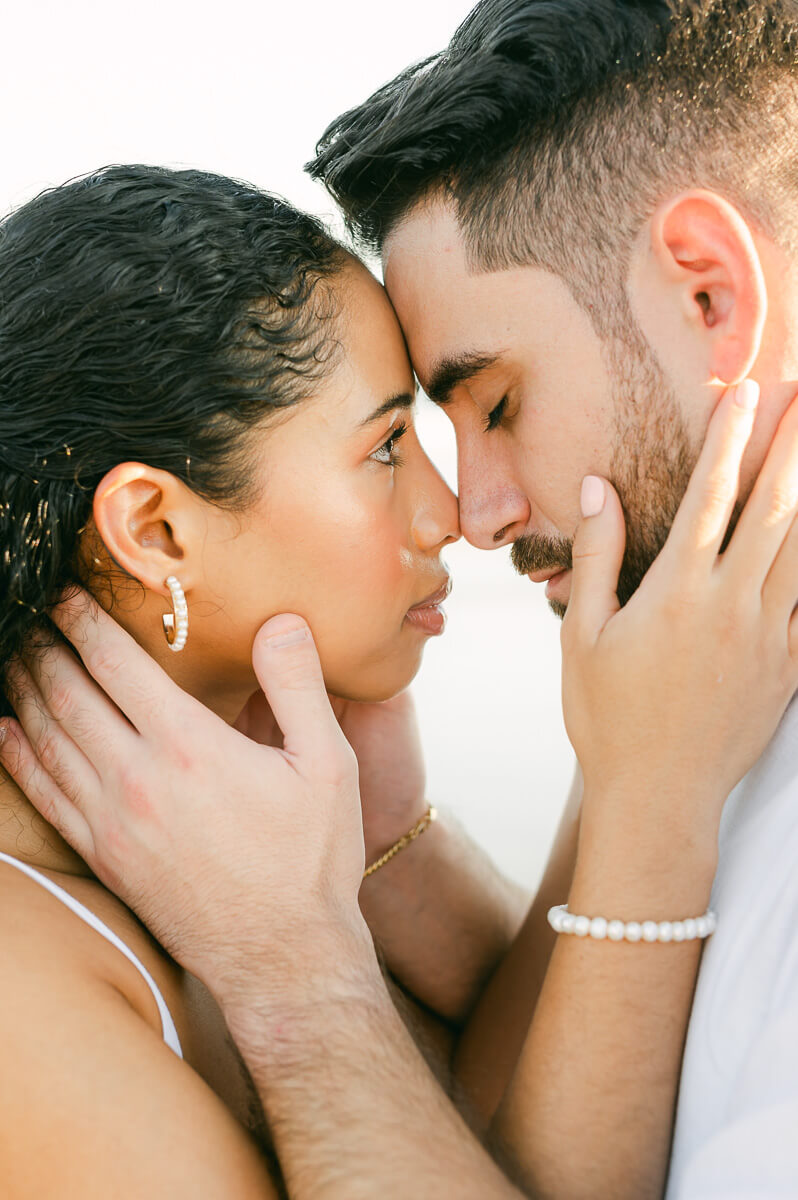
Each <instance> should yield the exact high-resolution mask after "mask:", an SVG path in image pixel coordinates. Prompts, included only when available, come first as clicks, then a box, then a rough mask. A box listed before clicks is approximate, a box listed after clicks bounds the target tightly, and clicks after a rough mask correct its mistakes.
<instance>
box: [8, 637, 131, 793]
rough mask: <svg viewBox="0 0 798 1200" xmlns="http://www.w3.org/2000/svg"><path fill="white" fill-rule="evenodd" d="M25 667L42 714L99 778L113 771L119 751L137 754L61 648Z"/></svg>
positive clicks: (47, 649)
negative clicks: (88, 763) (76, 748)
mask: <svg viewBox="0 0 798 1200" xmlns="http://www.w3.org/2000/svg"><path fill="white" fill-rule="evenodd" d="M25 666H26V668H27V670H28V671H29V673H30V675H31V677H32V679H33V682H34V683H35V685H36V687H37V689H38V692H39V694H40V696H41V698H42V701H43V704H44V706H45V709H46V711H47V713H48V715H49V716H50V717H52V718H53V719H54V720H55V721H57V722H58V724H59V725H60V726H61V728H62V729H63V730H65V732H66V733H67V734H68V735H69V737H70V738H71V739H72V741H73V742H74V743H75V744H76V745H77V746H79V747H80V749H81V750H82V751H83V753H84V754H85V755H86V757H87V758H88V759H89V761H90V762H91V764H92V766H93V767H94V768H95V770H96V771H97V773H98V774H103V772H104V771H110V770H113V768H114V767H115V765H116V764H118V762H119V758H120V750H122V752H123V753H124V754H125V755H126V756H127V757H128V758H129V757H131V756H133V755H135V754H136V753H137V751H138V747H137V745H136V743H137V740H138V735H137V734H136V732H135V730H134V729H133V727H132V726H131V724H130V722H129V721H127V720H126V719H125V717H124V716H123V714H122V713H120V711H119V709H118V708H117V707H116V706H115V705H114V704H113V702H112V701H111V700H109V698H108V697H107V696H106V695H105V693H104V692H103V691H101V689H100V688H99V687H98V686H97V684H96V683H95V682H94V680H93V679H92V678H91V676H90V675H89V673H88V672H87V671H86V669H85V667H84V666H83V664H82V662H81V661H80V659H78V658H76V657H75V655H74V654H73V653H72V651H71V650H70V649H69V648H68V647H66V646H64V645H59V644H57V643H56V644H55V645H51V646H43V647H41V648H40V649H38V650H37V651H36V652H35V653H34V654H32V655H31V656H30V657H29V659H28V660H27V661H26V663H25Z"/></svg>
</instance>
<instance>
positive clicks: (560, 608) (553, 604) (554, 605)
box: [549, 600, 568, 621]
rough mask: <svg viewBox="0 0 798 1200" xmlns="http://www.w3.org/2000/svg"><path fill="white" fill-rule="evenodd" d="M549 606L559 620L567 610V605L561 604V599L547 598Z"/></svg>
mask: <svg viewBox="0 0 798 1200" xmlns="http://www.w3.org/2000/svg"><path fill="white" fill-rule="evenodd" d="M549 608H550V609H551V611H552V612H553V613H554V615H555V617H559V618H560V620H561V621H562V619H563V617H564V616H565V614H566V613H567V611H568V605H567V604H563V602H562V600H549Z"/></svg>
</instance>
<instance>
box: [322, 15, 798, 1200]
mask: <svg viewBox="0 0 798 1200" xmlns="http://www.w3.org/2000/svg"><path fill="white" fill-rule="evenodd" d="M671 13H672V14H673V16H672V17H671ZM796 38H798V10H796V8H795V6H794V5H793V4H790V3H784V4H782V3H778V2H776V3H765V2H763V3H757V2H752V3H733V4H718V3H712V2H709V3H706V2H703V3H694V4H693V3H678V2H677V3H675V4H673V5H668V4H663V3H651V4H624V3H612V2H606V3H605V2H601V0H595V2H593V3H583V2H577V0H562V2H560V3H553V4H545V5H544V4H539V3H534V2H524V0H485V2H484V3H482V4H480V5H479V6H478V7H477V8H476V9H475V10H474V12H473V13H472V14H471V16H470V17H469V18H468V19H467V20H466V21H465V22H464V24H463V25H462V27H461V28H460V29H459V30H458V31H457V33H456V34H455V36H454V38H453V39H452V42H451V44H450V46H449V48H448V50H447V51H446V52H445V53H444V54H443V55H441V56H439V57H438V58H437V59H435V60H433V61H432V62H431V63H428V64H424V65H422V66H420V67H417V68H413V69H411V70H409V71H408V72H406V73H405V74H404V75H402V76H400V77H398V78H397V79H396V80H394V81H393V82H392V83H390V84H388V85H387V86H386V87H384V88H383V89H382V90H381V91H380V92H378V93H377V94H376V95H375V96H373V97H372V98H371V99H370V100H369V101H367V102H366V103H365V104H364V105H362V106H361V107H360V108H357V109H355V110H354V111H352V112H350V113H347V114H345V115H344V116H342V117H341V118H339V119H338V120H337V121H336V122H334V123H333V124H332V125H331V126H330V128H329V129H328V131H327V132H326V134H325V135H324V137H323V139H322V141H321V143H320V147H319V154H318V157H317V158H316V160H315V161H314V163H313V164H312V165H311V170H312V172H313V174H314V175H316V177H318V178H322V179H323V180H324V181H325V182H326V184H327V186H328V187H329V188H330V190H331V191H332V193H333V194H334V195H335V196H336V198H337V199H338V201H339V202H340V203H341V205H342V207H343V210H344V212H345V214H346V216H347V219H348V222H349V224H350V226H351V228H352V229H353V230H354V231H355V233H356V234H358V235H359V237H360V238H361V240H362V241H363V242H364V243H365V244H366V245H368V246H369V247H371V248H374V249H377V250H379V251H380V253H381V255H382V261H383V269H384V275H385V283H386V287H387V289H388V292H389V294H390V297H391V299H392V301H393V303H394V306H395V308H396V311H397V313H398V316H399V319H400V321H401V323H402V326H403V328H404V331H405V334H406V337H407V341H408V346H409V348H410V353H411V357H412V360H413V363H414V366H415V368H416V371H417V373H418V376H419V379H420V381H421V383H422V385H423V386H424V387H425V389H426V390H427V392H428V394H429V395H430V396H431V397H432V399H434V400H437V401H438V402H439V403H441V404H442V405H444V407H445V410H446V411H447V413H448V414H449V415H450V417H451V419H452V422H453V423H454V426H455V429H456V432H457V441H458V456H459V488H460V503H461V526H462V529H463V532H464V534H465V535H466V537H467V538H468V539H469V540H470V541H472V542H473V543H474V544H475V545H478V546H481V547H483V548H485V549H490V548H492V547H493V546H497V545H505V544H508V543H512V546H513V549H512V559H513V563H514V565H515V567H516V569H517V570H519V571H520V572H529V573H530V575H531V578H532V579H536V580H543V579H546V578H548V579H549V583H548V587H547V594H548V597H549V600H550V603H551V605H552V607H553V608H555V610H556V611H558V612H560V613H562V612H563V611H564V609H565V605H566V604H567V601H568V595H569V571H568V568H569V566H570V562H571V558H570V551H571V537H572V535H573V530H574V528H575V526H576V521H577V513H576V499H577V494H578V481H579V480H580V479H581V478H582V476H583V475H584V474H586V473H587V472H588V471H596V472H597V473H599V474H604V475H607V476H609V477H610V478H611V479H612V480H613V482H614V483H615V484H616V487H617V488H618V491H619V494H620V496H621V499H622V500H623V503H624V508H625V510H626V514H627V524H628V535H629V536H628V544H627V551H626V557H625V561H624V567H623V570H622V574H621V583H620V589H619V596H620V598H621V600H622V601H624V600H626V599H628V597H629V596H630V595H631V594H632V593H633V591H634V590H635V588H636V587H637V586H638V584H639V583H640V580H641V578H642V576H643V574H644V573H645V571H646V569H647V568H648V566H649V565H650V563H651V562H652V560H653V558H654V556H655V555H656V553H657V551H658V550H659V548H660V547H661V545H662V543H663V540H664V538H665V535H666V533H667V530H668V528H669V526H670V523H671V521H672V518H673V514H674V512H675V508H676V505H677V503H678V500H679V499H680V497H681V495H682V493H683V490H684V486H685V479H686V477H687V474H688V473H689V470H690V467H691V466H692V464H693V462H694V460H695V454H696V447H697V445H698V441H699V436H700V432H701V430H702V429H703V428H704V426H705V424H706V420H707V416H708V413H709V411H710V406H711V404H712V402H713V401H712V397H713V394H714V391H715V388H716V385H717V382H718V381H719V380H720V381H730V380H733V379H737V378H739V377H741V376H743V375H746V374H748V373H753V374H754V376H755V377H756V378H757V380H758V381H759V383H760V385H761V387H762V392H763V398H762V406H763V410H762V414H761V418H760V424H759V428H758V431H757V433H756V434H755V439H754V441H753V442H752V444H751V447H750V450H749V457H748V459H747V462H746V466H745V474H744V480H745V481H746V483H747V485H749V486H750V479H751V472H752V470H753V467H754V464H755V463H757V462H758V461H759V459H760V458H761V454H762V449H763V447H764V445H765V443H766V440H767V438H768V437H769V435H770V432H771V431H772V429H773V427H774V425H775V423H776V421H777V420H778V419H779V417H780V416H781V414H782V412H783V411H784V407H785V405H786V404H787V402H788V400H789V397H790V394H791V388H792V384H791V383H789V382H788V381H790V380H793V379H794V378H795V371H796V361H797V355H798V296H797V295H796V291H795V286H796V280H797V279H798V275H796V257H795V256H796V251H798V240H797V239H798V190H796V186H795V180H796V175H795V167H796V160H795V139H794V129H795V119H796V116H798V75H797V74H796ZM740 649H741V652H744V648H743V647H741V648H740ZM795 719H796V718H795V717H794V716H793V718H792V723H793V727H794V722H795ZM791 736H794V735H791V734H790V733H788V732H786V731H785V732H784V733H783V734H782V739H789V738H790V737H791ZM796 771H798V760H796V757H795V754H794V751H792V752H791V751H790V750H789V749H788V748H787V747H786V746H784V742H783V740H782V741H778V742H777V743H776V744H774V747H773V748H772V750H771V752H770V753H769V754H767V755H766V756H765V757H764V758H763V760H762V761H761V762H760V764H759V767H758V769H757V771H756V772H755V773H754V774H753V775H752V776H751V777H749V780H748V782H747V784H746V785H745V786H744V787H743V788H742V789H741V790H740V791H739V793H738V794H737V795H736V796H735V798H734V801H733V802H732V803H731V804H730V806H729V810H728V812H727V814H726V828H725V835H724V841H723V853H722V855H721V860H720V869H719V873H718V877H717V882H716V887H715V893H714V895H715V902H716V903H717V905H718V906H719V907H722V908H723V909H724V910H726V911H727V912H728V917H727V920H726V924H725V931H724V932H723V933H721V934H719V935H718V937H717V938H715V939H714V940H713V943H712V944H711V945H710V946H709V947H708V949H707V953H706V956H705V959H704V962H703V965H702V969H701V975H700V980H699V985H698V992H697V997H696V1003H695V1008H694V1011H693V1017H692V1021H691V1027H690V1034H689V1039H688V1044H687V1052H686V1056H685V1063H684V1070H683V1073H682V1082H681V1097H680V1107H679V1116H678V1122H677V1127H676V1135H675V1142H674V1148H673V1159H672V1169H671V1194H672V1195H676V1194H681V1193H680V1187H681V1185H682V1183H683V1181H684V1179H685V1178H687V1179H689V1189H690V1190H689V1194H690V1195H693V1194H695V1195H704V1194H707V1195H708V1194H723V1195H729V1194H731V1192H732V1190H733V1191H734V1192H735V1194H753V1193H754V1192H755V1193H756V1194H757V1195H764V1194H766V1193H767V1186H768V1185H767V1182H766V1181H767V1179H768V1177H769V1172H770V1170H771V1168H770V1167H769V1166H768V1164H767V1163H765V1162H763V1156H762V1153H761V1152H760V1150H759V1149H758V1141H759V1138H760V1137H761V1136H762V1130H763V1128H764V1127H765V1126H766V1125H767V1126H768V1128H769V1131H770V1132H769V1134H768V1139H767V1146H768V1153H769V1154H774V1155H775V1157H776V1158H777V1159H778V1158H779V1157H780V1156H782V1155H783V1156H785V1157H786V1156H787V1155H788V1154H789V1150H788V1144H789V1141H790V1139H791V1136H792V1135H791V1133H790V1129H791V1128H792V1127H793V1123H794V1119H795V1114H796V1107H795V1105H796V1096H798V1086H797V1085H796V1082H795V1080H796V1078H798V1036H796V1033H795V1029H796V1017H798V980H796V979H795V976H794V974H793V973H792V972H791V970H790V967H789V965H788V964H789V963H790V962H792V961H793V960H794V955H795V952H796V941H795V938H794V937H793V936H792V935H791V933H790V931H789V930H788V929H786V928H785V927H784V925H783V923H782V919H781V918H780V917H774V919H771V916H770V914H771V913H772V912H773V908H772V906H773V905H776V912H780V911H782V909H783V911H785V913H786V912H787V911H792V910H793V906H794V903H795V899H794V897H795V893H794V890H793V889H792V886H791V878H792V867H791V862H792V852H793V851H794V849H795V845H794V842H793V841H791V840H790V839H791V837H792V833H793V831H794V829H795V816H794V806H793V805H792V803H791V802H790V799H789V794H788V793H789V790H790V781H791V780H794V777H795V774H796ZM793 786H794V785H793ZM785 790H786V791H785ZM755 814H756V816H755ZM782 855H786V858H782V857H781V856H782ZM745 925H747V928H748V933H747V934H746V932H745V930H744V926H745ZM754 929H756V930H757V932H756V933H754ZM743 980H745V983H744V984H743ZM774 1128H775V1129H778V1130H780V1132H781V1135H782V1136H783V1142H782V1144H781V1147H780V1148H777V1147H778V1141H779V1139H778V1136H774V1134H773V1132H772V1131H773V1129H774ZM781 1170H783V1163H782V1164H781V1166H780V1165H779V1163H778V1162H776V1163H774V1164H773V1166H772V1171H773V1178H774V1179H779V1180H781V1181H782V1182H783V1180H784V1175H783V1174H781ZM720 1179H723V1180H724V1181H725V1182H724V1185H723V1186H721V1184H720V1183H719V1180H720ZM790 1179H791V1183H790V1190H798V1176H796V1175H795V1174H793V1175H791V1176H790ZM732 1180H734V1183H733V1184H732V1182H731V1181H732Z"/></svg>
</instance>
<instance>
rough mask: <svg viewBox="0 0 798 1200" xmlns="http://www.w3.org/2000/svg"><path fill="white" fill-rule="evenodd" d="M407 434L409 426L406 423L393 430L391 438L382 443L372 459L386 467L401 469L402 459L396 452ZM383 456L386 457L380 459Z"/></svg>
mask: <svg viewBox="0 0 798 1200" xmlns="http://www.w3.org/2000/svg"><path fill="white" fill-rule="evenodd" d="M406 433H407V425H406V424H405V423H404V422H402V424H401V425H397V426H396V428H395V429H392V430H391V433H390V436H389V437H388V438H387V439H386V441H384V442H383V443H382V445H381V446H380V448H379V450H375V451H374V453H373V455H372V458H374V459H376V460H377V462H380V463H384V465H385V466H386V467H401V465H402V459H401V458H400V457H399V455H398V454H397V452H396V445H397V442H399V441H401V439H402V438H403V437H404V435H405V434H406ZM381 455H382V456H384V457H380V456H381Z"/></svg>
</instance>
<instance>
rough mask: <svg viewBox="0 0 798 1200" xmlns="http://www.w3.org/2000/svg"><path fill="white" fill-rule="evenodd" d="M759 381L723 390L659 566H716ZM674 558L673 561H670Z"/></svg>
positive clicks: (698, 568)
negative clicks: (723, 392) (724, 391)
mask: <svg viewBox="0 0 798 1200" xmlns="http://www.w3.org/2000/svg"><path fill="white" fill-rule="evenodd" d="M758 403H759V385H758V384H757V383H755V382H754V381H753V380H752V379H744V380H743V381H742V383H738V384H737V385H736V386H735V387H733V388H729V390H728V391H727V392H726V393H725V394H724V396H723V398H722V399H721V401H720V403H719V404H718V407H717V408H716V410H715V412H714V413H713V415H712V419H711V421H710V423H709V428H708V430H707V435H706V438H705V440H704V445H703V448H702V450H701V454H700V455H699V459H698V462H697V463H696V466H695V470H694V471H693V474H692V477H691V479H690V483H689V485H688V488H687V491H686V492H685V494H684V499H683V500H682V503H681V505H680V506H679V511H678V513H677V514H676V519H675V520H674V522H673V525H672V527H671V531H670V534H669V535H668V540H667V542H666V545H665V549H664V550H663V552H662V554H661V555H660V557H659V559H658V560H657V562H658V563H660V564H664V566H660V567H659V568H658V570H662V569H667V570H668V571H669V572H670V571H674V570H678V571H679V572H680V575H681V578H682V579H684V573H685V572H688V573H690V574H693V573H695V572H698V573H700V574H701V575H702V576H706V575H707V574H708V573H709V572H710V571H711V570H712V568H713V567H714V566H715V562H716V559H717V556H718V553H719V551H720V547H721V544H722V542H723V539H724V537H725V536H726V531H727V529H728V526H729V521H730V519H731V515H732V512H733V511H734V505H735V502H736V500H737V494H738V491H739V487H740V464H741V463H742V460H743V455H744V453H745V448H746V446H747V445H748V442H749V440H750V438H751V431H752V430H753V427H754V418H755V416H756V409H757V405H758ZM674 564H676V566H674Z"/></svg>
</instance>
